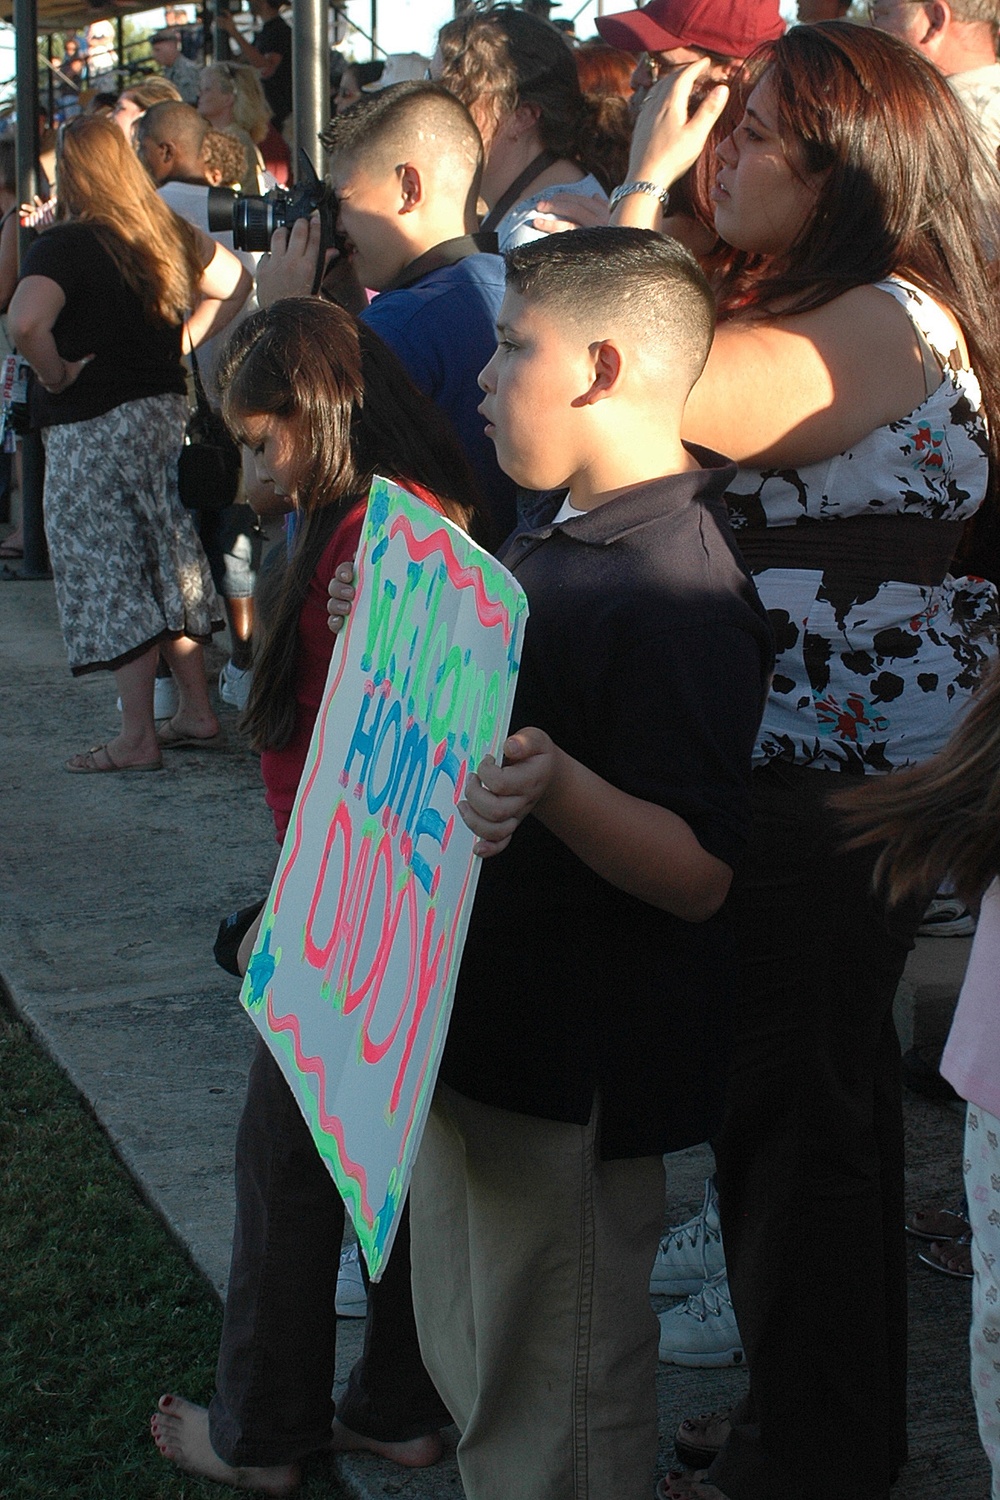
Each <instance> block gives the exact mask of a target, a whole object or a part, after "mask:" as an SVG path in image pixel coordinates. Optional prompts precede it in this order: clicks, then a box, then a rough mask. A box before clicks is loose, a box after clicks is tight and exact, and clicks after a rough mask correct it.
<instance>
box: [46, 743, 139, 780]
mask: <svg viewBox="0 0 1000 1500" xmlns="http://www.w3.org/2000/svg"><path fill="white" fill-rule="evenodd" d="M98 757H102V758H101V759H99V758H98ZM66 770H67V771H72V773H73V774H74V776H95V775H96V776H107V775H109V774H110V773H111V772H113V771H118V772H120V773H121V774H122V775H124V774H125V773H126V772H128V771H162V770H163V761H162V759H160V760H147V761H144V762H143V763H142V765H141V766H120V765H119V764H118V762H117V761H116V760H115V759H114V757H113V756H112V754H111V751H110V750H109V749H108V747H107V745H92V746H91V747H90V749H89V750H83V751H81V753H80V754H79V755H71V756H70V758H69V760H68V761H66Z"/></svg>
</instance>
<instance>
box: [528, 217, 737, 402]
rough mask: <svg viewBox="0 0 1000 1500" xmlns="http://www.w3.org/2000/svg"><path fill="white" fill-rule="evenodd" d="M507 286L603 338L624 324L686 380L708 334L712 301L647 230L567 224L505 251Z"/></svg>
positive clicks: (690, 262)
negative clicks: (602, 334) (562, 230)
mask: <svg viewBox="0 0 1000 1500" xmlns="http://www.w3.org/2000/svg"><path fill="white" fill-rule="evenodd" d="M504 259H505V260H506V262H507V285H508V286H509V287H511V288H512V289H513V290H514V291H516V292H518V293H519V294H520V295H521V296H522V297H525V298H526V299H528V300H529V301H532V302H539V303H542V304H544V306H545V307H546V309H548V310H550V311H552V312H554V313H556V314H562V315H564V316H565V318H566V320H567V322H572V323H580V322H582V321H585V322H586V323H587V325H588V326H593V328H594V331H595V333H596V332H597V330H598V329H602V328H603V329H604V330H605V336H607V337H608V338H611V337H613V335H614V334H615V332H616V331H618V330H619V329H624V330H626V331H628V332H629V333H632V334H634V335H635V336H636V337H637V338H638V340H639V341H640V347H641V348H642V349H644V350H645V351H646V353H647V354H648V355H649V356H650V357H651V359H652V360H655V361H656V362H657V363H662V362H664V361H665V362H667V363H670V364H673V365H674V366H675V367H677V368H678V373H680V372H681V371H683V373H684V378H685V379H686V380H688V382H689V386H688V388H689V389H690V386H692V385H694V383H695V381H696V380H697V379H698V377H699V375H700V374H701V372H702V370H703V369H704V368H705V361H706V359H707V358H708V351H709V349H710V348H711V346H712V336H713V334H714V332H715V298H714V297H713V295H712V289H711V287H710V286H709V284H708V282H707V281H706V280H705V275H704V272H703V271H702V269H701V267H700V266H699V264H698V262H697V261H696V260H695V258H694V256H693V255H692V254H691V253H690V251H688V250H686V249H685V248H684V246H683V245H681V244H680V243H679V242H678V241H677V240H674V239H670V238H668V237H666V236H664V235H661V234H657V233H656V231H655V230H652V229H611V228H608V229H574V230H570V231H568V232H567V233H565V234H553V235H549V236H548V237H547V238H546V239H542V240H533V241H531V242H530V243H529V244H527V245H518V246H517V247H516V248H515V249H513V250H508V251H507V254H506V255H505V257H504Z"/></svg>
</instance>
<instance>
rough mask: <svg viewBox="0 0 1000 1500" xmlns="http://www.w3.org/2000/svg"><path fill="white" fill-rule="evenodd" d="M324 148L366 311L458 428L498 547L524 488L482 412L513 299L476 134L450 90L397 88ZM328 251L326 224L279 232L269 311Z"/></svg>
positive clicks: (263, 274) (305, 282) (264, 280)
mask: <svg viewBox="0 0 1000 1500" xmlns="http://www.w3.org/2000/svg"><path fill="white" fill-rule="evenodd" d="M323 144H324V146H326V148H327V150H328V151H329V153H330V168H329V170H330V182H331V184H332V187H333V190H334V193H335V194H336V198H337V227H338V229H339V230H340V232H341V234H342V235H343V237H344V252H343V253H345V254H347V255H348V256H349V257H350V261H351V265H352V268H353V270H354V272H355V275H356V276H357V279H358V281H359V282H360V283H361V285H362V286H364V287H367V288H369V289H370V290H371V291H375V292H378V293H379V295H378V296H377V297H376V298H375V299H374V300H373V301H372V302H371V304H370V306H368V307H367V308H365V309H364V311H363V312H362V313H361V315H360V316H361V317H362V319H363V320H364V321H365V322H366V323H368V324H369V325H370V326H371V327H372V328H374V329H375V331H376V332H377V333H379V334H380V335H381V336H382V338H383V339H385V341H386V343H387V344H389V345H390V346H391V347H392V348H393V349H394V350H395V352H396V353H397V354H398V355H399V357H400V359H401V360H402V362H403V364H404V365H405V366H406V368H407V370H408V371H409V373H410V376H411V377H412V379H413V380H414V381H415V383H416V384H417V385H418V386H419V387H420V388H421V390H423V391H424V392H425V393H426V394H427V395H428V396H430V398H431V400H432V401H434V402H435V403H436V405H437V406H439V407H440V408H441V410H442V411H443V412H444V413H445V415H446V416H447V417H448V418H449V420H450V421H451V424H452V426H453V428H454V430H455V434H456V436H457V437H458V440H459V442H460V443H461V444H462V447H463V448H464V450H465V453H466V456H467V457H468V459H469V462H470V463H471V465H472V468H473V472H474V473H475V475H476V478H477V479H478V481H479V485H480V489H481V491H482V495H483V499H484V501H485V504H486V510H487V513H488V515H489V516H490V518H491V520H492V522H493V530H494V532H495V533H496V541H497V542H499V541H501V540H502V539H503V538H504V537H505V536H506V535H507V534H508V532H510V531H511V530H512V529H513V526H514V522H515V518H516V517H515V489H514V486H513V484H512V483H511V481H510V480H509V479H508V478H507V476H506V475H505V474H503V473H502V472H501V470H500V468H499V466H498V464H497V461H496V453H495V450H494V448H493V444H492V443H491V442H490V441H489V439H488V438H487V437H486V434H485V431H484V424H483V420H482V418H481V417H480V416H479V413H478V406H479V402H480V400H481V395H482V393H481V392H480V390H479V387H478V385H477V376H478V374H479V371H480V370H481V369H482V368H483V366H484V365H485V364H486V363H487V361H488V360H489V359H490V357H491V356H492V354H493V350H494V349H495V347H496V328H495V325H496V318H497V314H498V312H499V310H500V303H501V301H502V300H503V290H504V268H503V262H502V260H501V259H500V257H499V256H498V255H497V254H496V253H495V252H496V240H495V237H494V236H492V235H485V236H484V235H480V234H478V233H477V226H478V219H477V217H476V204H477V200H478V194H479V180H480V176H481V174H482V143H481V141H480V138H479V132H478V131H477V129H476V127H475V125H474V123H473V121H472V117H471V116H470V115H469V113H468V111H467V110H466V109H465V107H464V105H462V104H460V103H459V101H458V100H457V99H455V98H454V96H453V95H452V94H449V93H448V92H447V90H445V89H443V88H441V87H439V86H438V85H437V84H433V83H422V82H421V83H400V84H395V85H394V86H392V87H391V88H387V89H384V90H382V91H380V92H379V93H377V94H373V95H371V96H370V98H366V99H365V100H364V101H362V102H360V103H359V104H358V105H356V106H355V108H354V109H352V110H351V111H350V113H349V114H347V115H343V116H339V117H338V118H337V119H336V120H334V121H332V122H331V124H330V127H329V130H328V132H327V133H326V135H325V136H324V138H323ZM321 253H322V252H321V229H320V224H319V222H318V220H316V219H313V220H309V221H306V220H299V221H298V222H296V223H293V224H292V226H291V229H290V231H286V230H284V229H279V230H277V231H276V232H275V235H274V237H273V239H272V241H271V253H270V255H269V256H267V257H265V259H264V260H263V261H262V262H261V265H260V267H259V270H258V276H257V295H258V300H259V302H260V304H261V306H268V305H269V304H270V303H271V302H276V301H278V300H279V298H281V297H293V296H308V295H309V293H310V292H311V291H312V288H313V282H314V277H315V273H316V267H317V260H318V257H319V255H320V254H321Z"/></svg>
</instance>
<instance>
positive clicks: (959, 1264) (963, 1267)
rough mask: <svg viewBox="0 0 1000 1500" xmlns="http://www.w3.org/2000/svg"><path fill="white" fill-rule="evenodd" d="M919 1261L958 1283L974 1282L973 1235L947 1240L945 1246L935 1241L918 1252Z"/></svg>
mask: <svg viewBox="0 0 1000 1500" xmlns="http://www.w3.org/2000/svg"><path fill="white" fill-rule="evenodd" d="M917 1259H918V1260H922V1261H923V1263H924V1265H925V1266H930V1268H931V1270H932V1271H940V1272H941V1274H942V1276H954V1277H955V1279H956V1280H957V1281H971V1280H972V1274H973V1273H972V1234H971V1231H970V1233H969V1234H963V1235H960V1236H959V1238H958V1239H957V1240H946V1241H945V1242H944V1243H943V1244H940V1245H939V1244H938V1243H937V1241H934V1243H933V1244H930V1245H925V1246H924V1248H923V1249H922V1250H918V1251H917Z"/></svg>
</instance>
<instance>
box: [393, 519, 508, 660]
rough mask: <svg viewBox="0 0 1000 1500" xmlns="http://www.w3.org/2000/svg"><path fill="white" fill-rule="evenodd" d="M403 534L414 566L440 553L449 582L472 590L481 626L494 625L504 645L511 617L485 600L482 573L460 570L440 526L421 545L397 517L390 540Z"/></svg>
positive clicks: (499, 605)
mask: <svg viewBox="0 0 1000 1500" xmlns="http://www.w3.org/2000/svg"><path fill="white" fill-rule="evenodd" d="M400 532H402V534H403V540H404V542H405V543H406V550H407V552H408V553H409V554H410V556H411V557H412V558H413V561H414V562H423V561H424V559H425V558H427V557H429V556H430V554H431V553H432V552H440V554H441V556H442V558H443V559H444V565H445V569H446V571H447V574H448V580H449V582H450V583H452V584H453V585H454V586H455V588H457V589H472V591H473V593H474V594H475V596H476V613H477V614H478V616H479V620H480V623H481V624H482V625H485V626H486V628H487V630H491V629H492V628H493V626H494V625H502V626H503V638H504V644H505V645H506V644H507V643H508V642H509V641H510V636H511V630H512V629H513V626H512V622H511V618H510V615H509V613H508V611H507V608H506V606H505V605H504V604H503V603H502V602H501V601H500V600H496V601H494V600H492V599H488V598H487V596H486V590H485V588H484V587H483V572H482V569H481V568H477V567H475V566H473V567H470V568H463V566H462V564H461V563H460V562H459V560H458V558H457V557H456V556H455V549H454V547H453V546H452V544H451V537H450V536H449V535H448V533H447V531H445V529H444V527H443V526H442V527H441V529H440V530H439V531H432V532H431V534H430V536H429V537H428V538H427V539H426V541H420V540H419V539H418V538H417V537H416V536H415V535H414V531H413V527H412V526H411V525H410V522H409V520H408V518H407V517H406V516H397V517H396V519H395V520H394V521H393V523H392V526H391V527H390V529H389V535H390V536H398V535H399V534H400Z"/></svg>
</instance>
